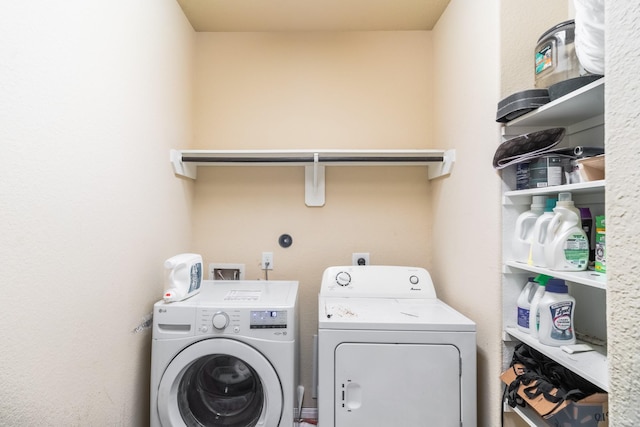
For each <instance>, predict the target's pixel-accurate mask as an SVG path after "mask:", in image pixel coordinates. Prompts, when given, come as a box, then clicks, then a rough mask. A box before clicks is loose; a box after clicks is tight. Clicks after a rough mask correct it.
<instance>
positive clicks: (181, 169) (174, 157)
mask: <svg viewBox="0 0 640 427" xmlns="http://www.w3.org/2000/svg"><path fill="white" fill-rule="evenodd" d="M169 161H170V162H171V165H172V166H173V173H175V174H176V175H180V176H184V177H187V178H191V179H196V177H197V171H198V166H197V165H195V164H193V163H184V162H183V161H182V151H180V150H171V151H169Z"/></svg>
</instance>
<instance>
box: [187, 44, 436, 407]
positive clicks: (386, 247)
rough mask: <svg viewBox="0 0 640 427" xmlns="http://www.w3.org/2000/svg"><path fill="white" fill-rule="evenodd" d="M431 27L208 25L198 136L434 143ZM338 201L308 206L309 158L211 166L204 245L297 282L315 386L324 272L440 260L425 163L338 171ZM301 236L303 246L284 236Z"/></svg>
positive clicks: (270, 141)
mask: <svg viewBox="0 0 640 427" xmlns="http://www.w3.org/2000/svg"><path fill="white" fill-rule="evenodd" d="M432 70H433V64H432V60H431V36H430V33H427V32H405V33H403V32H399V33H394V32H388V33H340V34H333V35H318V34H307V35H302V34H297V35H296V34H294V35H283V34H231V33H223V34H218V33H199V34H198V35H197V61H196V76H197V78H196V88H197V89H196V104H195V105H196V107H195V117H196V120H195V129H196V131H195V133H196V139H195V146H196V147H197V148H209V149H233V148H235V149H247V148H261V149H275V148H284V149H295V148H429V147H431V146H432V115H433V111H432V94H431V92H432V75H433V71H432ZM326 175H327V179H326V204H325V206H324V207H315V208H309V207H306V206H305V204H304V169H303V168H302V167H219V168H202V167H201V168H199V170H198V180H197V181H196V184H195V188H196V196H195V207H194V230H193V231H194V250H196V251H198V252H199V253H202V254H203V257H204V259H205V263H207V264H208V263H209V262H231V263H243V264H245V265H246V268H247V274H246V278H247V279H258V278H262V277H263V275H262V272H261V271H260V270H259V264H260V257H261V253H262V252H263V251H273V252H274V266H275V268H274V270H273V271H272V272H270V273H269V278H270V279H283V280H287V279H289V280H298V281H299V282H300V307H301V320H302V321H301V337H300V338H301V339H300V342H301V375H302V382H303V384H304V385H305V387H306V389H307V393H306V396H305V406H315V401H312V400H311V399H310V396H311V375H312V336H313V334H315V333H316V332H317V316H318V315H317V294H318V291H319V285H320V278H321V276H322V272H323V270H324V269H325V268H326V267H328V266H331V265H344V264H350V263H351V253H352V252H370V254H371V262H372V263H374V264H392V265H393V264H396V265H417V266H424V267H429V259H430V256H431V248H432V245H431V243H430V241H431V239H430V235H431V234H430V233H431V231H430V230H431V226H430V224H431V221H430V219H429V191H430V190H429V183H428V180H427V171H426V168H424V167H405V168H398V167H328V168H327V171H326ZM282 233H289V234H291V236H292V237H293V245H292V246H291V247H290V248H288V249H282V248H280V247H279V246H278V237H279V236H280V234H282Z"/></svg>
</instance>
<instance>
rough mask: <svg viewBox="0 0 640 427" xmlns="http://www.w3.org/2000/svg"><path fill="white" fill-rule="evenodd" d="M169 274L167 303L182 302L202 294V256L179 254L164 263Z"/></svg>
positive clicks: (166, 288)
mask: <svg viewBox="0 0 640 427" xmlns="http://www.w3.org/2000/svg"><path fill="white" fill-rule="evenodd" d="M164 268H165V269H166V270H167V272H168V277H167V284H166V286H165V291H164V296H163V299H164V301H165V302H175V301H182V300H184V299H186V298H189V297H191V296H193V295H195V294H197V293H198V292H200V285H201V284H202V256H200V255H198V254H189V253H186V254H179V255H175V256H173V257H171V258H169V259H168V260H166V261H165V262H164Z"/></svg>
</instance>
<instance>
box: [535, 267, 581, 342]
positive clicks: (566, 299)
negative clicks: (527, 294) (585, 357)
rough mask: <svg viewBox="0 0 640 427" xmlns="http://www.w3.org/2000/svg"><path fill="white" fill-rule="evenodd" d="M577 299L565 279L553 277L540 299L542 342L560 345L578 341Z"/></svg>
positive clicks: (540, 332) (540, 339)
mask: <svg viewBox="0 0 640 427" xmlns="http://www.w3.org/2000/svg"><path fill="white" fill-rule="evenodd" d="M575 308H576V300H575V298H573V297H572V296H571V295H569V293H568V288H567V285H566V284H565V282H564V280H561V279H551V280H549V283H547V289H546V292H545V294H544V296H543V297H542V299H541V300H540V304H539V305H538V311H539V313H540V329H539V331H538V340H539V341H540V343H541V344H545V345H550V346H554V347H560V346H561V345H571V344H575V343H576V334H575V333H574V326H573V317H574V316H573V314H574V311H575Z"/></svg>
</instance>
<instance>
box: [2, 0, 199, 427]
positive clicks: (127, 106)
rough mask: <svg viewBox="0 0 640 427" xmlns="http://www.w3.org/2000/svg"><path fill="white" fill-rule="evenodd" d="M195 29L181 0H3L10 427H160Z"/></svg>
mask: <svg viewBox="0 0 640 427" xmlns="http://www.w3.org/2000/svg"><path fill="white" fill-rule="evenodd" d="M193 36H194V33H193V30H192V29H191V27H190V26H189V24H188V23H187V22H186V20H185V18H184V16H183V15H182V12H181V11H180V9H179V8H178V6H177V4H176V3H175V1H173V0H158V1H153V2H130V1H126V0H121V1H113V0H103V1H91V2H86V1H80V0H70V1H65V2H48V1H30V2H3V3H2V5H0V56H1V57H2V66H1V67H0V93H2V96H1V97H0V141H2V142H1V143H0V145H1V146H2V155H1V158H2V167H1V168H0V235H1V236H2V238H1V239H0V260H2V261H1V262H0V277H1V278H2V280H1V281H0V288H1V289H2V295H3V307H2V309H1V310H0V324H2V333H1V334H0V336H2V345H0V361H2V367H1V368H0V383H1V384H2V390H1V391H0V425H5V426H26V425H31V426H43V425H51V426H90V425H94V426H104V425H112V426H115V425H132V426H133V425H135V426H143V425H148V422H149V415H148V414H149V398H148V396H149V391H148V390H149V369H150V364H149V359H150V342H151V339H150V336H151V334H150V330H143V331H142V332H140V333H134V332H133V331H134V329H135V328H136V327H138V326H139V325H140V324H141V323H142V322H143V320H144V318H145V316H146V315H148V314H150V313H151V308H152V303H153V302H155V301H156V300H157V299H158V296H159V295H160V294H161V292H162V286H163V283H162V278H163V271H162V262H163V260H164V259H166V258H168V257H169V256H171V255H172V254H174V253H176V252H178V251H183V250H186V249H188V248H189V242H190V238H191V236H190V229H189V223H190V221H191V219H190V217H191V213H190V199H191V192H192V185H191V184H190V183H187V182H185V181H182V180H179V179H176V178H175V177H174V176H173V173H172V171H171V167H170V165H169V162H168V151H169V148H170V147H176V146H180V145H182V144H184V143H185V142H188V140H189V138H190V130H191V129H190V117H191V112H190V108H191V105H190V100H189V93H190V74H191V64H192V60H191V55H192V45H193Z"/></svg>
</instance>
